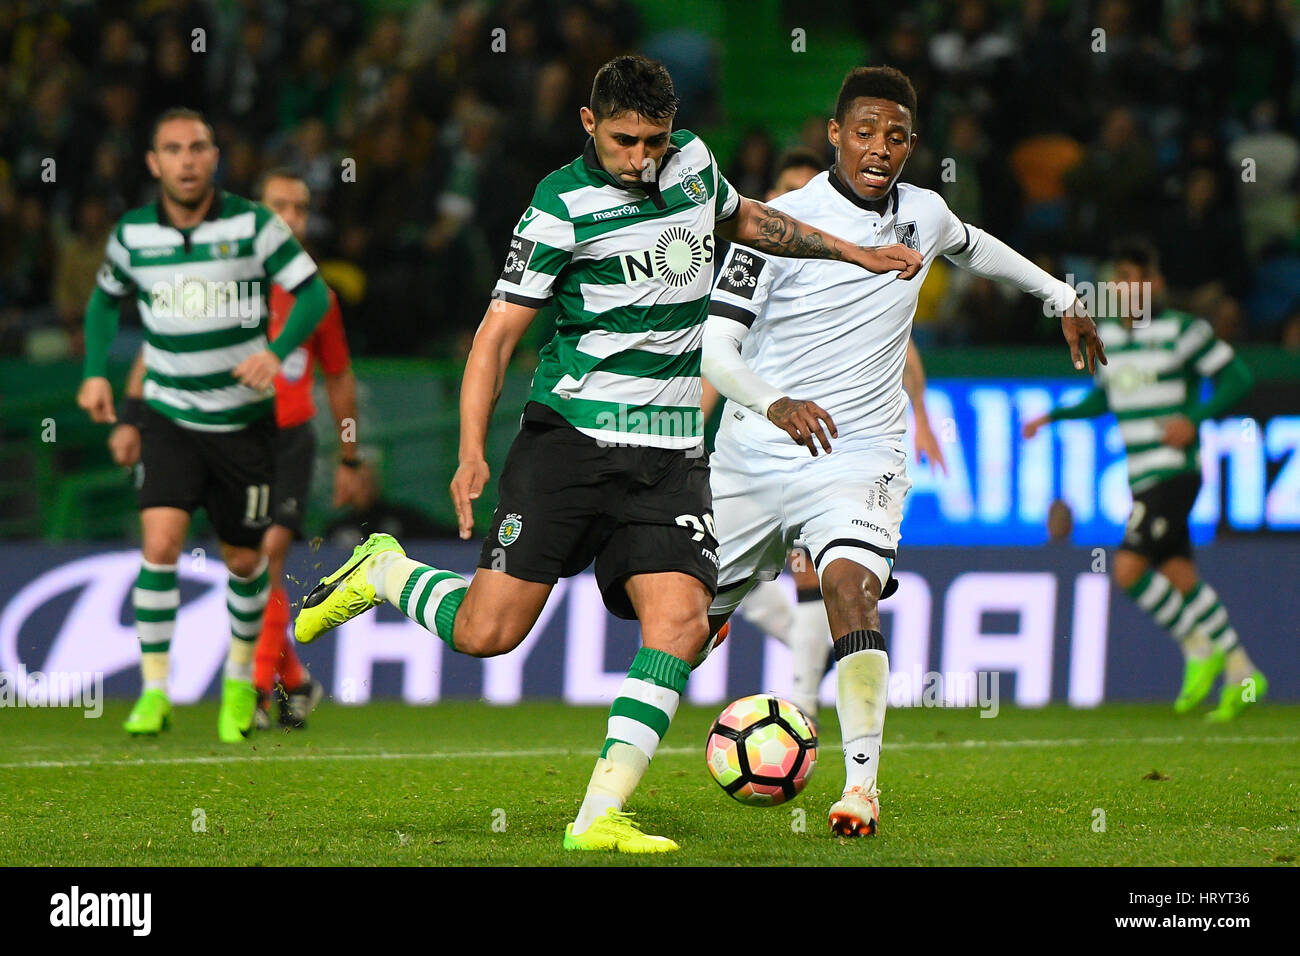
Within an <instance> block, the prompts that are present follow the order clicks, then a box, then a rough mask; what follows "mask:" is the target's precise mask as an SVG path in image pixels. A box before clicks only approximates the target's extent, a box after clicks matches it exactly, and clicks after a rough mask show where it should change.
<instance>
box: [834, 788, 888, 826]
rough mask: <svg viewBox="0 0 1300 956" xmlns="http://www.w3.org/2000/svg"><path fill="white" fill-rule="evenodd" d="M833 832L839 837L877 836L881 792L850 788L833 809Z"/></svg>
mask: <svg viewBox="0 0 1300 956" xmlns="http://www.w3.org/2000/svg"><path fill="white" fill-rule="evenodd" d="M830 823H831V832H832V833H835V834H837V835H838V836H846V837H853V836H875V835H876V828H877V827H878V826H879V825H880V791H878V790H876V789H875V787H872V788H871V789H870V790H866V789H864V788H862V787H850V788H849V789H847V790H845V791H844V795H843V796H842V797H840V798H839V800H837V801H836V802H835V804H834V805H833V806H832V807H831V820H830Z"/></svg>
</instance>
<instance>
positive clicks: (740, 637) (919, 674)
mask: <svg viewBox="0 0 1300 956" xmlns="http://www.w3.org/2000/svg"><path fill="white" fill-rule="evenodd" d="M406 546H407V550H408V552H409V553H410V554H411V555H412V556H413V557H416V558H418V559H420V560H423V561H426V562H428V563H430V564H432V565H435V566H437V567H442V568H450V569H452V570H456V571H459V572H461V573H463V574H470V573H472V570H473V566H474V563H475V560H476V558H477V555H478V546H477V545H473V544H460V543H433V544H424V543H420V542H406ZM209 554H211V555H213V556H212V557H209ZM346 556H347V555H346V552H343V551H339V550H333V549H329V548H323V549H321V551H320V552H318V553H312V552H310V550H309V549H308V548H306V547H305V546H304V547H301V548H300V549H299V550H298V551H296V552H295V553H294V554H293V555H292V556H291V558H290V566H289V570H290V573H292V574H293V575H294V576H295V577H296V578H298V579H299V580H303V581H307V580H315V579H316V578H318V577H320V575H321V574H322V573H323V569H331V568H334V567H336V566H337V565H338V564H339V563H340V562H342V561H343V560H344V558H345V557H346ZM1112 556H1113V552H1109V551H1105V550H1102V549H1100V548H1098V549H1086V548H1077V547H1071V546H1054V547H1037V548H1014V549H1013V548H965V547H954V548H933V547H931V548H925V547H916V548H913V547H909V546H908V545H906V544H905V545H904V547H903V549H902V551H901V552H900V556H899V565H898V579H899V581H900V587H899V590H898V593H897V594H896V595H895V596H894V597H892V598H890V599H889V600H887V601H885V602H883V603H882V605H881V619H882V627H883V630H884V631H885V634H886V636H887V637H888V639H889V645H890V663H891V669H892V674H893V676H892V678H891V682H890V699H891V703H892V704H893V705H894V706H908V705H915V704H921V703H925V704H932V703H936V702H941V703H948V704H954V705H961V704H964V705H968V706H978V705H979V703H980V699H982V698H983V697H985V696H989V695H991V696H992V698H993V699H995V700H996V699H1000V700H1001V701H1002V702H1003V703H1004V704H1010V703H1012V702H1014V703H1015V704H1017V705H1021V706H1031V707H1032V706H1038V705H1042V704H1046V703H1048V702H1053V701H1055V702H1068V703H1070V704H1072V705H1074V706H1080V707H1087V706H1092V705H1095V704H1098V703H1100V702H1101V701H1103V700H1117V699H1118V700H1171V701H1172V699H1173V697H1174V696H1175V694H1176V693H1177V690H1178V685H1179V680H1180V677H1181V672H1182V664H1181V658H1180V656H1179V654H1178V651H1177V649H1176V648H1175V647H1174V645H1173V642H1172V640H1171V639H1170V638H1169V637H1167V636H1166V635H1165V634H1164V633H1163V632H1161V631H1159V630H1158V629H1157V628H1156V626H1155V625H1154V624H1153V623H1152V622H1151V621H1150V620H1149V619H1147V618H1146V617H1145V616H1144V615H1143V614H1142V613H1141V612H1139V611H1138V610H1136V608H1135V607H1134V606H1133V605H1132V603H1131V602H1130V601H1129V600H1128V599H1127V598H1126V597H1124V596H1123V594H1121V593H1120V592H1118V591H1116V590H1115V589H1114V588H1113V587H1112V586H1111V584H1110V582H1109V579H1108V577H1107V575H1106V574H1105V573H1104V568H1105V567H1106V565H1107V562H1108V561H1109V560H1110V558H1111V557H1112ZM1296 557H1297V548H1296V545H1295V543H1294V539H1290V540H1288V539H1286V538H1273V539H1270V538H1254V539H1250V540H1237V541H1220V542H1217V543H1215V544H1212V545H1210V546H1208V547H1206V548H1204V549H1202V550H1201V551H1199V552H1198V558H1199V561H1200V564H1201V567H1202V568H1203V569H1204V570H1205V573H1206V574H1207V576H1208V578H1209V580H1211V581H1212V582H1213V584H1214V587H1215V588H1216V589H1217V590H1218V592H1219V594H1220V595H1221V597H1222V599H1223V601H1224V604H1225V606H1226V607H1227V608H1228V610H1229V612H1230V613H1231V615H1232V620H1233V623H1234V625H1235V626H1236V628H1237V630H1238V631H1239V632H1240V634H1241V637H1242V639H1243V641H1244V642H1245V643H1246V645H1247V647H1248V648H1249V650H1250V653H1251V656H1252V657H1253V658H1254V660H1255V661H1256V663H1257V664H1258V666H1259V667H1261V668H1262V669H1263V670H1264V672H1265V673H1266V674H1267V675H1268V676H1269V679H1270V683H1271V691H1270V694H1271V696H1272V697H1275V698H1279V699H1292V700H1295V699H1300V655H1297V654H1296V648H1297V646H1300V589H1298V588H1296V587H1295V569H1296V566H1297V562H1296ZM138 569H139V553H138V552H137V551H134V550H123V549H113V550H91V549H87V548H85V547H55V546H27V545H7V546H6V547H5V548H4V549H3V550H2V551H0V581H3V590H0V700H3V701H5V702H7V703H8V704H14V703H17V702H18V701H20V700H21V701H25V702H27V705H29V706H34V705H36V704H39V703H41V702H42V699H43V697H44V698H51V697H58V696H60V695H63V696H69V697H75V696H76V695H77V693H78V687H77V686H76V685H77V683H78V681H83V682H84V681H102V684H101V685H100V686H102V691H103V693H106V694H107V695H108V696H117V697H130V696H134V695H135V694H136V693H137V692H138V690H139V672H138V660H139V645H138V643H137V641H136V637H135V634H134V631H133V628H132V610H131V589H132V586H133V584H134V581H135V577H136V574H137V571H138ZM179 574H180V584H181V598H182V606H181V609H180V613H179V616H178V619H177V627H176V636H175V639H174V640H173V643H172V649H173V652H172V678H171V690H172V697H173V700H174V701H176V702H177V703H186V702H190V701H193V700H195V699H197V698H199V697H201V696H204V695H209V696H212V695H215V694H216V693H217V691H218V685H219V682H220V676H221V666H222V663H223V661H224V658H225V653H226V647H227V642H228V640H229V637H228V633H229V632H228V621H227V614H226V608H225V592H224V588H225V583H226V572H225V569H224V568H223V567H222V565H221V563H220V561H219V560H218V559H216V558H215V551H214V550H213V551H207V552H205V551H203V550H197V551H192V552H189V553H187V554H186V555H184V556H183V557H182V559H181V562H180V566H179ZM781 584H782V586H785V587H787V588H789V589H790V592H791V593H793V585H792V582H790V581H788V580H786V579H784V578H783V579H782V580H781ZM303 590H305V588H302V589H297V588H295V589H294V590H293V591H291V595H290V596H291V600H299V599H300V598H301V592H302V591H303ZM295 592H296V593H295ZM735 621H736V625H735V627H734V629H733V634H732V637H731V638H730V639H729V640H728V641H727V642H726V643H724V644H723V645H722V647H721V648H719V650H718V652H717V653H715V654H714V655H713V656H712V657H710V659H709V660H708V661H707V662H706V663H705V664H704V666H702V667H701V668H700V669H699V670H698V671H696V673H695V674H694V675H693V676H692V679H691V682H690V685H689V687H688V697H689V698H690V699H691V700H692V701H695V702H697V703H710V704H713V703H720V702H724V701H726V700H730V699H732V698H735V697H739V696H742V695H744V694H749V693H754V692H756V691H759V690H769V691H774V692H777V693H783V692H788V689H789V685H790V674H789V657H788V652H787V651H786V649H785V648H784V647H783V646H782V645H781V644H779V643H778V642H776V641H775V640H772V639H765V638H763V637H762V636H761V635H759V634H758V633H757V632H756V631H754V629H753V628H752V627H750V626H749V625H748V624H747V623H745V622H744V621H742V620H741V619H740V616H739V615H737V616H736V618H735ZM637 646H638V632H637V628H636V625H635V623H632V622H626V621H620V620H617V619H615V618H612V617H610V616H609V615H608V614H607V613H606V612H605V609H604V606H603V604H602V603H601V600H600V595H599V593H598V591H597V588H596V584H595V581H594V579H593V577H592V576H591V575H589V574H584V575H580V576H578V577H575V578H572V579H569V580H565V581H561V582H560V583H559V584H558V585H557V586H556V588H555V590H554V591H553V593H552V595H551V599H550V601H549V603H548V604H547V605H546V607H545V610H544V611H543V614H542V616H541V619H540V620H539V621H538V622H537V626H536V627H535V628H534V629H533V631H532V633H531V634H530V635H529V637H528V638H527V640H525V642H524V643H523V645H522V646H521V647H520V648H518V649H517V650H515V651H514V652H513V653H511V654H508V655H505V656H502V657H498V658H493V659H490V660H486V661H483V660H478V659H474V658H468V657H464V656H462V655H460V654H456V653H453V652H451V651H450V650H448V649H447V648H446V647H444V645H443V644H442V643H441V642H440V641H438V640H436V639H435V638H433V637H432V636H431V635H429V634H428V633H427V632H425V631H424V630H422V629H421V628H420V627H418V626H417V625H415V624H412V623H410V622H409V621H407V620H406V619H405V618H403V617H402V616H401V615H400V614H398V613H397V612H395V611H394V610H393V609H392V608H391V607H388V606H383V607H380V608H378V609H377V610H376V611H373V612H370V613H368V614H365V615H363V616H361V617H359V618H357V619H356V620H354V621H352V622H350V623H349V624H347V625H345V626H344V627H342V628H340V629H338V630H337V631H335V632H334V633H332V634H330V635H327V636H326V637H324V638H322V639H321V640H320V641H318V642H317V643H315V644H312V645H310V646H307V647H302V648H300V653H301V654H302V656H303V659H304V661H305V662H306V663H307V665H308V666H309V667H310V668H311V670H312V672H313V674H314V675H315V676H316V677H317V678H318V679H319V680H321V681H323V682H324V684H325V686H326V687H327V688H328V690H329V692H330V694H331V695H332V697H333V698H334V700H335V701H337V702H341V703H348V704H363V703H365V702H366V701H367V700H369V699H371V698H372V697H400V698H402V699H404V700H406V701H408V702H410V703H412V704H430V703H434V702H436V701H438V700H440V699H442V698H444V697H469V698H482V699H485V700H487V701H490V702H493V703H499V704H509V703H512V702H514V701H518V700H520V699H521V698H524V697H533V698H562V699H564V700H566V701H568V702H570V703H574V704H604V703H607V702H609V701H610V700H611V699H612V698H613V697H614V695H615V693H616V691H617V690H618V687H619V685H620V684H621V682H622V680H623V678H624V676H625V675H626V672H627V667H628V665H629V663H630V662H631V660H632V656H633V654H634V653H635V650H636V647H637ZM975 677H978V681H975V682H973V681H972V678H975ZM990 679H992V680H995V681H997V682H998V686H997V687H995V688H991V687H989V686H987V682H988V681H989V680H990ZM980 681H982V682H984V683H979V682H980ZM833 692H834V681H833V679H828V680H827V681H826V682H825V683H824V684H823V687H822V695H823V699H824V700H825V701H826V702H828V703H829V702H830V701H831V700H832V699H833ZM934 695H938V700H935V699H934ZM0 720H3V716H2V715H0Z"/></svg>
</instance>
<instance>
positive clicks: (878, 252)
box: [718, 196, 922, 397]
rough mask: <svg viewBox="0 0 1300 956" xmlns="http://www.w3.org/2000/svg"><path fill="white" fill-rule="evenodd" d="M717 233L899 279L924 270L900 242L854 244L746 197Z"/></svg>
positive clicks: (761, 247)
mask: <svg viewBox="0 0 1300 956" xmlns="http://www.w3.org/2000/svg"><path fill="white" fill-rule="evenodd" d="M718 232H719V233H720V234H721V235H722V236H723V238H725V239H730V240H733V241H735V242H741V243H744V244H745V245H747V246H752V247H753V248H755V249H757V250H759V251H760V252H770V253H771V254H772V255H776V256H788V257H790V258H792V259H836V260H839V261H841V262H852V263H853V264H854V265H858V266H861V267H862V268H864V269H866V270H867V271H868V272H897V273H898V277H899V278H900V279H910V278H912V277H913V276H914V275H916V274H917V273H918V272H920V271H921V265H922V259H921V254H920V253H919V252H917V251H916V250H915V249H909V248H908V247H907V246H905V245H902V244H901V243H896V244H894V245H892V246H873V247H867V246H855V245H854V244H853V243H851V242H845V241H844V240H843V239H840V238H839V237H837V236H832V235H830V234H829V233H825V232H822V231H821V230H820V229H816V228H814V227H812V226H810V225H808V224H807V223H805V222H800V221H799V220H798V219H793V218H791V217H790V216H787V215H786V214H785V213H783V212H781V211H780V210H779V209H773V208H772V207H771V206H768V205H766V204H764V203H761V202H755V201H754V200H753V199H746V198H744V197H743V196H742V197H741V199H740V205H739V207H738V208H737V210H736V215H735V216H733V217H732V218H731V219H728V220H727V221H726V222H723V223H719V225H718ZM728 397H730V396H728Z"/></svg>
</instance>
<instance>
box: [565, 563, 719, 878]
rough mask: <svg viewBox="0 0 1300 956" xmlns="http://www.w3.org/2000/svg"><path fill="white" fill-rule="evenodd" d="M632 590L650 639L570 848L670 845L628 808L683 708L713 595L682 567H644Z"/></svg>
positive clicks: (652, 849)
mask: <svg viewBox="0 0 1300 956" xmlns="http://www.w3.org/2000/svg"><path fill="white" fill-rule="evenodd" d="M627 594H628V597H629V599H630V600H631V602H632V606H633V607H634V608H635V609H636V614H637V620H639V621H640V622H641V640H642V647H641V649H640V650H639V651H637V654H636V657H635V658H634V659H633V661H632V667H631V668H630V669H629V670H628V675H627V679H626V680H625V681H623V686H622V687H621V688H620V689H619V693H618V697H616V698H615V700H614V703H613V705H612V706H611V707H610V711H609V721H608V724H607V729H606V733H605V744H604V747H603V748H602V749H601V752H600V757H599V758H597V760H596V768H595V770H594V771H592V774H591V781H590V782H589V783H588V784H587V793H586V795H585V796H584V797H583V801H582V806H581V807H580V808H579V810H578V816H577V818H576V819H575V820H574V821H573V823H571V824H569V826H568V827H567V828H566V830H565V834H564V847H565V849H566V850H616V851H618V852H621V853H664V852H669V851H672V850H676V849H678V846H677V844H676V843H674V842H673V841H672V840H669V839H667V838H666V837H660V836H651V835H649V834H646V833H642V832H641V829H640V827H639V826H638V825H637V824H636V823H634V822H633V821H632V819H631V814H628V813H625V812H623V808H624V807H625V806H626V805H627V801H628V800H629V799H630V798H631V796H632V792H633V791H634V790H635V789H636V787H637V784H639V783H640V782H641V778H642V776H644V774H645V772H646V769H647V768H648V767H649V766H650V761H651V760H652V759H654V755H655V751H656V750H657V749H658V747H659V743H660V741H662V740H663V737H664V734H665V733H667V732H668V727H669V725H670V724H671V723H672V719H673V715H674V714H675V713H676V712H677V704H678V702H679V701H680V700H681V694H682V692H683V691H684V690H685V689H686V680H687V678H688V677H689V676H690V673H691V663H690V662H691V661H694V660H695V659H696V658H697V657H698V656H699V654H700V652H701V651H702V650H703V649H704V645H705V644H706V643H707V642H708V639H709V623H708V619H707V616H706V615H707V612H708V608H709V600H710V598H711V597H712V595H711V594H710V593H709V590H708V589H707V588H706V587H705V586H704V585H703V584H702V583H701V582H700V581H699V580H698V579H697V578H695V577H692V576H691V575H689V574H683V573H681V572H675V571H670V572H665V573H660V574H638V575H634V576H633V577H631V578H629V579H628V581H627Z"/></svg>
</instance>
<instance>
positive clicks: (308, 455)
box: [271, 422, 316, 538]
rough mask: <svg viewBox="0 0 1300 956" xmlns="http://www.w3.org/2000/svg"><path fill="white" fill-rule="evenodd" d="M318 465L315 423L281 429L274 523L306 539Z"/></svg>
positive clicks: (273, 496) (277, 445)
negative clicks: (313, 477)
mask: <svg viewBox="0 0 1300 956" xmlns="http://www.w3.org/2000/svg"><path fill="white" fill-rule="evenodd" d="M315 463H316V430H315V428H314V427H312V423H311V422H303V423H302V424H301V425H290V426H289V427H288V428H280V429H277V431H276V436H275V486H274V487H273V488H272V489H271V523H272V524H278V525H280V526H281V527H283V528H288V529H289V530H290V531H292V532H293V536H294V537H295V538H301V537H302V519H303V515H304V513H305V511H306V508H307V497H308V495H309V494H310V492H311V473H312V466H313V465H314V464H315Z"/></svg>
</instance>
